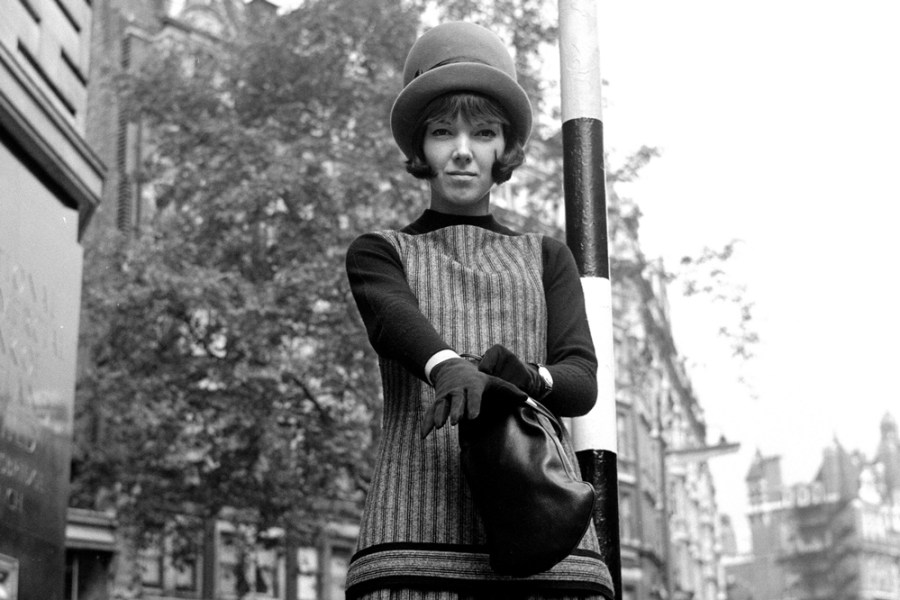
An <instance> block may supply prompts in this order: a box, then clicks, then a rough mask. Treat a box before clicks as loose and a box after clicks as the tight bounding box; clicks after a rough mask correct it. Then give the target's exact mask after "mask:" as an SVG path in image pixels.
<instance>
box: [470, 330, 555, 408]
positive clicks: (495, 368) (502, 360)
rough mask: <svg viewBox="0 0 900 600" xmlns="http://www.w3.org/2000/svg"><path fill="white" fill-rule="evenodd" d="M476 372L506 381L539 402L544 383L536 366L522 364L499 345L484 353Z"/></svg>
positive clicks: (516, 357)
mask: <svg viewBox="0 0 900 600" xmlns="http://www.w3.org/2000/svg"><path fill="white" fill-rule="evenodd" d="M478 370H479V371H481V372H482V373H487V374H488V375H496V376H497V377H499V378H500V379H503V380H504V381H508V382H509V383H511V384H513V385H514V386H516V387H517V388H519V389H520V390H522V391H523V392H525V393H526V394H528V395H529V396H530V397H532V398H534V399H536V400H540V399H541V396H542V395H543V391H544V381H543V380H542V379H541V376H540V374H538V369H537V366H536V365H532V364H528V363H524V362H522V360H520V359H519V357H518V356H516V355H515V354H513V353H512V352H511V351H510V350H509V349H507V348H506V347H505V346H502V345H500V344H495V345H493V346H491V347H490V348H489V349H488V351H487V352H485V353H484V356H482V357H481V362H480V363H479V364H478Z"/></svg>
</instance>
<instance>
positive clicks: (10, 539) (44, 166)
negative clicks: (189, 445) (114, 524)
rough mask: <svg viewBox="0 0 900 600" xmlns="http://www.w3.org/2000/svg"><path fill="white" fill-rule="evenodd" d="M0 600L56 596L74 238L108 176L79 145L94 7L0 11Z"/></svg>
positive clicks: (65, 471) (73, 320)
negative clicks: (5, 599)
mask: <svg viewBox="0 0 900 600" xmlns="http://www.w3.org/2000/svg"><path fill="white" fill-rule="evenodd" d="M0 15H2V18H0V597H2V598H41V599H44V598H46V599H48V600H56V599H59V598H62V594H63V577H62V573H63V563H64V533H65V525H66V499H67V497H68V486H69V459H70V456H71V451H72V429H73V406H74V390H75V365H76V354H77V352H76V348H77V338H78V310H79V305H80V295H81V272H82V247H81V243H80V242H81V235H82V233H83V232H84V231H85V229H86V227H87V225H88V223H89V221H90V219H91V215H92V214H93V212H94V210H95V208H96V207H97V205H98V203H99V200H100V194H101V189H102V186H103V177H104V169H103V165H102V163H101V161H100V160H99V159H98V157H97V155H96V154H95V153H94V152H93V151H92V150H91V148H90V147H89V145H88V143H87V142H86V111H87V106H88V97H87V85H88V75H89V71H90V69H89V67H90V31H91V9H90V2H86V1H85V0H58V1H56V2H48V1H38V0H2V1H0Z"/></svg>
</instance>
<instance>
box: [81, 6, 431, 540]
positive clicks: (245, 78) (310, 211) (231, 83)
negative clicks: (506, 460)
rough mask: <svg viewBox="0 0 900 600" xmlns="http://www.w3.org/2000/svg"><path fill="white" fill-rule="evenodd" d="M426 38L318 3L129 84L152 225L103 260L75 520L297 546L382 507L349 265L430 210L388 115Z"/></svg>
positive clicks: (409, 22)
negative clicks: (272, 530)
mask: <svg viewBox="0 0 900 600" xmlns="http://www.w3.org/2000/svg"><path fill="white" fill-rule="evenodd" d="M417 25H418V12H417V11H416V10H414V9H410V8H403V7H402V6H400V5H399V4H398V3H392V2H378V1H375V0H370V1H365V2H359V1H353V2H350V1H338V2H334V1H331V2H308V3H306V4H305V5H304V6H303V7H302V8H301V9H300V10H298V11H295V12H293V13H291V14H289V15H286V16H284V17H282V18H279V19H276V20H273V21H271V22H269V23H267V25H266V27H265V28H264V29H263V28H258V29H254V28H252V27H251V28H249V29H248V30H247V31H245V32H244V35H243V36H241V39H240V40H236V41H234V42H233V43H232V44H230V45H220V46H217V47H214V48H209V47H197V46H187V45H178V44H171V45H170V46H168V47H165V48H162V49H161V51H160V52H158V53H157V54H156V55H155V56H153V57H152V58H151V59H150V60H149V61H148V62H146V63H145V64H144V65H143V66H142V69H141V70H140V72H139V73H138V74H137V75H135V76H132V77H129V78H126V79H125V80H123V82H122V84H123V85H122V94H123V95H122V97H123V102H124V106H126V107H127V110H128V113H129V115H130V117H131V118H132V119H134V120H140V121H141V123H142V124H143V125H144V127H145V130H146V131H148V132H151V134H152V136H151V139H150V141H149V148H150V150H151V151H150V153H149V154H148V158H147V161H146V163H145V165H144V171H143V178H144V186H145V188H146V189H148V190H150V192H151V195H152V197H153V198H154V201H155V211H154V215H153V218H152V222H151V223H150V226H149V227H147V228H146V229H145V230H142V231H140V232H137V233H136V234H132V235H124V236H123V235H118V234H114V233H112V232H98V233H97V235H95V236H94V237H93V239H92V241H91V242H89V243H88V245H87V248H86V260H85V281H84V292H83V296H84V297H83V305H84V317H83V322H82V331H83V338H82V346H83V348H84V349H85V351H86V355H87V356H88V357H89V358H88V359H87V360H86V361H85V368H84V372H83V375H82V377H81V380H80V382H79V387H78V399H79V403H78V406H79V422H80V424H81V425H82V428H81V431H82V432H83V433H84V435H83V436H80V437H79V447H78V451H77V454H76V462H75V477H74V496H73V502H74V503H75V504H77V505H84V506H97V505H102V504H104V503H112V504H113V505H114V506H115V507H116V508H117V509H118V512H119V515H120V518H125V519H129V520H130V521H131V522H134V523H136V524H137V525H138V529H139V530H141V531H144V530H146V531H150V530H152V529H154V528H157V527H159V526H161V525H162V524H163V523H166V522H168V521H170V520H171V519H172V515H173V514H174V513H177V512H180V511H185V510H187V509H190V510H191V511H193V512H195V513H196V514H197V515H199V516H212V515H217V514H219V513H220V511H221V510H222V509H223V508H225V507H229V508H231V509H235V510H236V511H237V513H236V514H240V513H241V511H242V510H243V511H250V512H251V513H252V516H253V519H254V520H256V521H258V522H259V523H260V525H262V526H263V527H265V526H268V525H282V526H289V525H292V524H298V523H309V522H314V521H315V519H312V518H310V515H312V514H316V515H318V514H320V513H321V512H322V510H321V509H322V506H323V505H324V506H328V502H329V501H335V500H347V499H351V500H352V499H353V498H354V497H358V493H359V491H360V490H364V488H365V485H366V480H367V477H368V471H367V469H366V467H367V465H368V464H369V463H370V461H369V456H368V453H369V452H370V448H371V447H372V444H371V441H372V437H373V435H375V434H376V433H377V429H376V428H375V427H374V426H373V423H377V421H378V411H379V408H378V397H379V393H380V392H379V386H378V378H377V373H376V372H375V362H374V360H373V356H372V355H371V351H370V350H369V348H368V343H367V341H366V339H365V333H364V331H363V330H362V327H361V323H360V322H359V319H358V317H357V315H356V313H355V308H354V307H353V304H352V302H349V301H348V286H347V285H346V283H345V276H344V269H343V255H344V251H345V249H346V246H347V245H348V244H349V241H350V240H351V239H352V238H353V237H354V236H355V235H357V234H358V233H359V232H360V231H361V230H363V229H367V228H370V227H375V226H378V227H385V226H388V225H390V224H392V223H396V222H398V221H399V220H401V219H403V218H405V217H406V216H407V215H408V214H409V213H410V212H411V211H412V210H416V208H415V203H414V202H413V201H412V197H413V193H414V192H415V187H414V186H411V185H410V184H408V183H406V180H407V179H408V178H406V177H401V176H402V175H405V174H403V173H402V169H398V166H399V165H400V164H401V163H400V157H399V153H398V151H397V150H396V149H395V148H394V146H393V143H392V141H391V138H390V133H389V131H388V130H387V127H386V119H385V118H384V115H385V114H387V112H388V109H389V107H390V102H391V101H392V99H393V95H394V94H395V93H396V89H397V88H398V86H399V83H398V74H399V72H400V69H402V60H403V57H404V56H405V50H406V49H407V48H408V46H409V44H410V43H411V40H412V39H414V37H415V34H416V28H417Z"/></svg>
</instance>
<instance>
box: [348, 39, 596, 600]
mask: <svg viewBox="0 0 900 600" xmlns="http://www.w3.org/2000/svg"><path fill="white" fill-rule="evenodd" d="M531 121H532V115H531V105H530V103H529V101H528V97H527V95H526V94H525V92H524V90H523V89H522V88H521V87H520V86H519V85H518V83H517V82H516V73H515V67H514V64H513V61H512V59H511V58H510V56H509V53H508V52H507V50H506V48H505V47H504V45H503V43H502V42H501V41H500V39H499V38H498V37H497V36H496V35H494V34H493V33H491V32H490V31H488V30H486V29H484V28H482V27H479V26H476V25H472V24H469V23H459V22H455V23H446V24H443V25H440V26H438V27H435V28H433V29H431V30H430V31H428V32H427V33H426V34H425V35H423V36H422V37H421V38H419V40H417V42H416V43H415V44H414V45H413V47H412V49H411V50H410V52H409V56H408V57H407V60H406V65H405V68H404V88H403V90H402V91H401V92H400V94H399V96H398V97H397V99H396V101H395V103H394V106H393V108H392V111H391V130H392V133H393V135H394V139H395V140H396V142H397V144H398V145H399V146H400V149H401V150H402V151H403V153H404V154H405V155H406V157H407V159H408V160H407V170H408V171H409V172H410V173H411V174H413V175H414V176H416V177H419V178H423V179H427V180H428V181H429V182H430V187H431V200H430V208H429V210H426V211H425V213H424V214H423V215H422V216H421V217H420V218H419V219H417V220H416V221H415V222H413V223H411V224H410V225H408V226H406V227H405V228H403V229H402V230H400V231H382V232H376V233H370V234H366V235H363V236H360V237H359V238H357V240H355V241H354V242H353V244H352V245H351V246H350V249H349V250H348V253H347V272H348V276H349V279H350V284H351V289H352V290H353V295H354V298H355V299H356V303H357V306H358V308H359V311H360V314H361V315H362V318H363V321H364V322H365V325H366V330H367V332H368V336H369V340H370V342H371V343H372V346H373V348H374V349H375V350H376V351H377V353H378V355H379V359H380V364H381V373H382V382H383V387H384V401H385V407H384V421H383V431H384V434H383V437H382V440H381V446H380V450H379V458H378V463H377V465H376V469H375V475H374V478H373V481H372V485H371V489H370V491H369V494H368V497H367V499H366V507H365V510H364V514H363V520H362V525H361V530H360V538H359V550H358V552H357V553H356V555H355V556H354V557H353V559H352V561H351V565H350V570H349V572H348V576H347V595H348V597H350V598H401V597H402V598H513V597H514V598H547V597H553V598H561V597H573V598H575V597H577V598H585V597H595V598H599V597H601V596H607V597H612V589H611V588H612V585H611V581H610V579H609V573H608V570H607V569H606V566H605V565H604V564H603V562H602V560H601V559H600V557H599V554H598V546H597V540H596V535H595V533H594V530H593V526H591V527H590V528H589V529H588V532H587V533H586V534H585V536H584V539H583V540H582V541H581V543H580V545H579V547H578V548H577V549H576V550H575V551H574V552H573V553H572V555H570V556H569V557H567V558H566V559H564V560H563V561H562V562H560V563H559V564H557V565H556V566H554V567H553V568H551V569H550V570H548V571H546V572H544V573H539V574H537V575H533V576H530V577H526V578H512V577H507V576H502V575H498V574H496V573H494V572H493V571H492V570H491V568H490V565H489V563H488V556H487V554H486V551H485V548H484V532H483V527H482V525H481V523H480V522H479V520H478V517H477V514H476V511H475V507H474V506H473V503H472V497H471V492H470V491H469V490H468V489H467V487H466V483H465V481H464V479H463V477H462V474H461V471H460V463H459V445H458V438H457V432H456V428H455V427H453V426H454V425H456V424H457V423H459V422H460V421H461V420H462V419H474V418H476V417H477V416H478V413H479V411H480V407H481V402H482V400H483V401H484V402H490V401H491V395H492V394H500V393H503V392H504V390H507V391H508V390H509V389H510V388H509V386H510V385H514V386H516V387H518V388H520V389H521V390H523V391H524V392H526V393H527V394H528V395H530V396H531V397H534V398H537V399H540V400H541V401H542V402H543V403H544V404H545V405H546V406H547V407H548V408H550V409H551V410H553V411H554V412H555V413H556V414H557V415H559V416H577V415H582V414H584V413H586V412H587V411H588V410H589V409H590V408H591V406H592V405H593V403H594V401H595V397H596V391H597V388H596V369H597V362H596V357H595V355H594V349H593V345H592V342H591V338H590V332H589V330H588V325H587V319H586V316H585V310H584V298H583V294H582V291H581V286H580V282H579V278H578V273H577V270H576V267H575V263H574V260H573V258H572V255H571V253H570V252H569V251H568V249H567V248H566V247H565V245H563V244H561V243H560V242H558V241H556V240H553V239H551V238H546V237H544V236H541V235H536V234H519V233H516V232H514V231H512V230H511V229H509V228H507V227H505V226H503V225H501V224H500V223H498V222H497V221H496V220H495V219H494V218H493V216H491V214H490V192H491V188H492V187H493V186H494V185H495V184H499V183H502V182H504V181H506V180H508V179H509V177H510V176H511V174H512V172H513V171H514V170H515V169H516V168H517V167H518V166H519V165H521V164H522V162H523V160H524V151H523V148H524V144H525V142H526V141H527V139H528V136H529V134H530V131H531ZM462 354H477V355H482V354H483V358H482V360H481V362H480V364H479V365H478V366H476V365H475V364H473V363H472V362H470V361H469V360H466V359H465V358H463V357H462V356H461V355H462ZM564 443H565V444H566V446H567V451H568V452H569V453H570V454H572V452H571V444H570V443H569V440H568V438H566V439H565V441H564Z"/></svg>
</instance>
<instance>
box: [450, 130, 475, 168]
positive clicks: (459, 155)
mask: <svg viewBox="0 0 900 600" xmlns="http://www.w3.org/2000/svg"><path fill="white" fill-rule="evenodd" d="M453 159H454V160H457V161H460V162H469V161H470V160H472V148H471V146H470V144H469V138H468V137H467V136H465V135H461V136H459V137H458V138H457V140H456V148H454V149H453Z"/></svg>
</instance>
